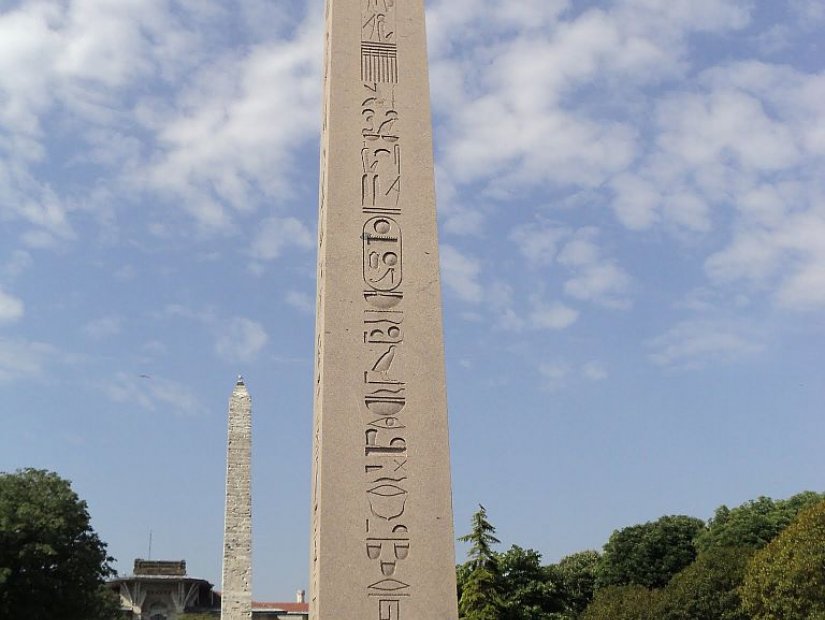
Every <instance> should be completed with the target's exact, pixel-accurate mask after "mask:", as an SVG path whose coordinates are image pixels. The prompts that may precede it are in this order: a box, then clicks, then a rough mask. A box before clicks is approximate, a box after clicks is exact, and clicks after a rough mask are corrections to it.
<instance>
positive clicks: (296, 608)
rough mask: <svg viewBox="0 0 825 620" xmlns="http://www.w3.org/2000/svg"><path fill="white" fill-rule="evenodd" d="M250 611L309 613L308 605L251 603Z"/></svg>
mask: <svg viewBox="0 0 825 620" xmlns="http://www.w3.org/2000/svg"><path fill="white" fill-rule="evenodd" d="M252 609H253V610H257V611H289V612H293V613H294V612H297V613H309V603H262V602H258V601H253V602H252Z"/></svg>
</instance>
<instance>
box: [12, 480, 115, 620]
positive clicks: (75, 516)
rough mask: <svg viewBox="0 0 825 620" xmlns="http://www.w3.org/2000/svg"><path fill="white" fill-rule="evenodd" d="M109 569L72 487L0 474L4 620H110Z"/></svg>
mask: <svg viewBox="0 0 825 620" xmlns="http://www.w3.org/2000/svg"><path fill="white" fill-rule="evenodd" d="M111 561H112V558H110V557H109V556H108V555H107V554H106V545H105V544H104V543H103V542H102V541H101V540H100V539H99V538H98V536H97V534H96V533H95V532H94V530H93V529H92V527H91V525H90V522H89V513H88V511H87V507H86V502H84V501H82V500H81V499H80V498H78V496H77V495H76V494H75V492H74V491H72V488H71V485H70V483H69V482H68V481H67V480H64V479H62V478H60V476H58V475H57V474H55V473H52V472H48V471H43V470H38V469H24V470H20V471H17V472H15V473H13V474H10V473H2V472H0V618H10V619H11V618H20V619H21V620H22V619H23V618H26V619H31V620H47V619H51V618H60V619H61V620H110V619H111V618H113V617H114V616H115V615H116V609H117V605H116V603H115V601H114V600H113V596H112V595H111V593H110V592H108V591H107V590H105V588H104V586H103V584H104V581H105V579H106V578H107V577H109V576H111V575H113V574H114V571H113V570H112V568H111V565H110V562H111Z"/></svg>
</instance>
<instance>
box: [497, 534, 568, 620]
mask: <svg viewBox="0 0 825 620" xmlns="http://www.w3.org/2000/svg"><path fill="white" fill-rule="evenodd" d="M498 565H499V570H500V572H501V581H502V591H503V592H502V594H503V598H504V611H503V613H502V615H501V618H502V620H552V619H553V618H557V617H558V616H557V615H556V612H561V611H563V610H564V605H563V602H562V600H561V598H560V596H559V593H558V592H557V591H556V587H555V586H554V584H553V582H552V581H551V580H550V578H549V577H550V574H549V571H548V570H547V569H546V568H545V567H543V566H542V565H541V554H540V553H539V552H538V551H534V550H533V549H522V548H521V547H519V546H518V545H513V546H512V547H510V549H509V550H508V551H506V552H505V553H500V554H498Z"/></svg>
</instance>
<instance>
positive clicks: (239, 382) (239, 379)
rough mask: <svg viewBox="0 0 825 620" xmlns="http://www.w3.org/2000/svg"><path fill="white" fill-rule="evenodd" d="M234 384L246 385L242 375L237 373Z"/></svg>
mask: <svg viewBox="0 0 825 620" xmlns="http://www.w3.org/2000/svg"><path fill="white" fill-rule="evenodd" d="M235 385H246V383H244V380H243V375H238V380H237V381H236V382H235Z"/></svg>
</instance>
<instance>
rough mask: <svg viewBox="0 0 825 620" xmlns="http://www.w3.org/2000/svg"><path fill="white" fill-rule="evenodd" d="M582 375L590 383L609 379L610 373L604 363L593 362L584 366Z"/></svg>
mask: <svg viewBox="0 0 825 620" xmlns="http://www.w3.org/2000/svg"><path fill="white" fill-rule="evenodd" d="M582 375H583V376H584V377H585V378H586V379H589V380H590V381H604V380H605V379H607V377H608V372H607V368H606V367H605V365H604V364H603V363H601V362H597V361H591V362H587V363H586V364H584V366H582Z"/></svg>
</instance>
